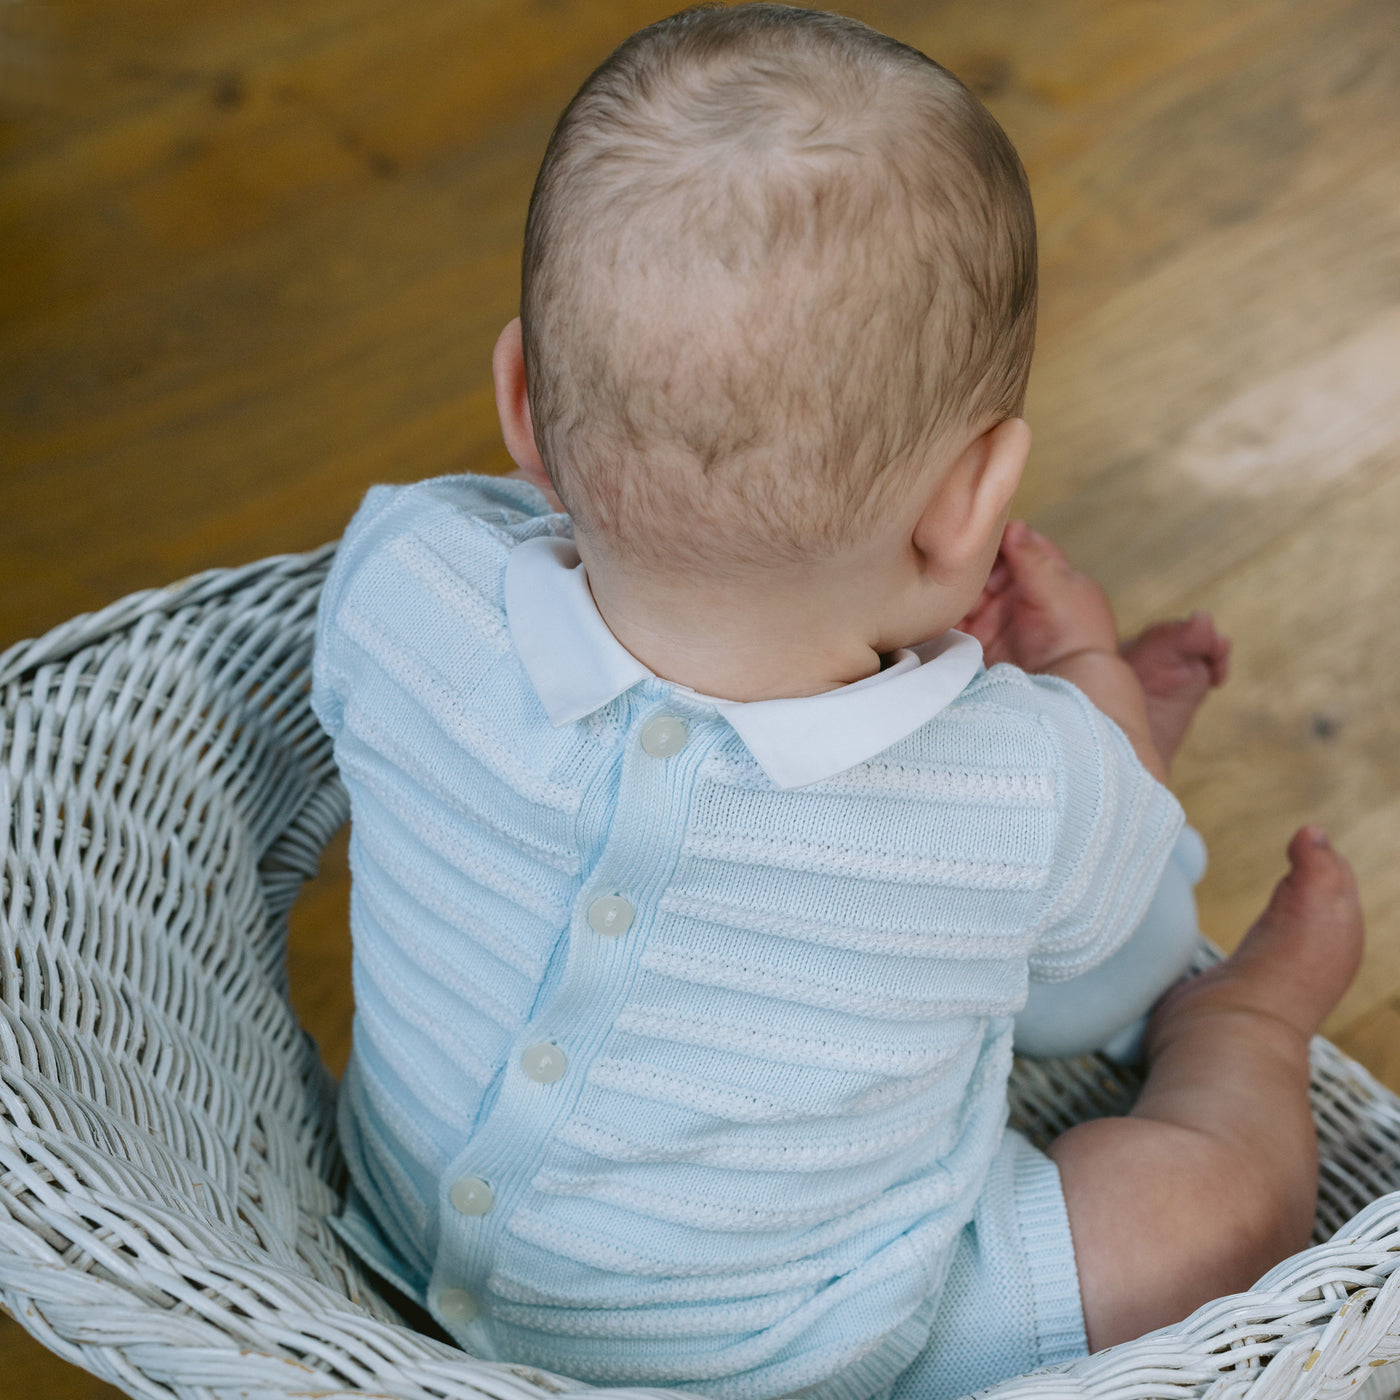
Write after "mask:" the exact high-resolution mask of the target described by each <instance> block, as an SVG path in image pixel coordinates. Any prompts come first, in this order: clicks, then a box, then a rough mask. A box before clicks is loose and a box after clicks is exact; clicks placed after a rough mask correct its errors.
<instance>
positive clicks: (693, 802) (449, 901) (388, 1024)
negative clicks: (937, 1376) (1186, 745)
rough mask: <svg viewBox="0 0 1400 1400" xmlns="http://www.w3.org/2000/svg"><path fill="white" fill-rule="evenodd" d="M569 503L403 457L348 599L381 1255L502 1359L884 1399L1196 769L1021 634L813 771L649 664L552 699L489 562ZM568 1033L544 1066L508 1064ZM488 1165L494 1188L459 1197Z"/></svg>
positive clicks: (351, 1106) (334, 679)
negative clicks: (624, 914)
mask: <svg viewBox="0 0 1400 1400" xmlns="http://www.w3.org/2000/svg"><path fill="white" fill-rule="evenodd" d="M541 509H542V506H541V502H540V498H539V497H538V496H537V494H536V493H535V492H533V490H532V489H531V488H529V487H527V486H524V485H523V484H520V483H514V482H502V481H497V480H492V479H486V478H447V479H442V480H439V481H434V482H426V483H423V484H421V485H419V486H416V487H409V488H402V489H391V488H378V489H377V490H376V491H374V492H372V493H371V494H370V496H369V498H368V499H367V501H366V504H365V506H364V507H363V508H362V510H361V512H360V514H359V516H357V518H356V521H355V523H354V524H353V526H352V528H351V530H350V532H349V533H348V534H347V536H346V539H345V542H344V544H343V546H342V549H341V553H340V556H339V558H338V561H337V563H336V566H335V570H334V572H333V574H332V576H331V579H330V582H329V583H328V585H327V588H326V591H325V595H324V597H323V601H322V614H321V631H320V640H319V647H318V653H317V661H316V674H315V689H314V697H313V698H314V703H315V706H316V709H317V712H318V714H319V715H320V716H321V718H322V721H323V723H324V724H325V725H326V727H327V729H328V730H329V731H330V733H331V734H332V735H333V736H334V738H335V740H336V750H337V755H338V758H339V762H340V765H341V770H342V772H343V774H344V777H345V780H346V783H347V785H348V787H349V789H350V792H351V796H352V803H353V823H354V825H353V832H354V834H353V840H352V844H351V859H352V866H353V872H354V895H353V901H352V922H353V927H354V939H355V963H354V978H355V999H356V1024H355V1049H354V1055H353V1059H352V1063H351V1067H350V1070H349V1071H348V1073H347V1078H346V1085H345V1092H344V1095H343V1099H342V1131H343V1135H344V1138H345V1143H346V1149H347V1155H348V1158H349V1161H350V1164H351V1170H352V1174H353V1177H354V1180H355V1184H356V1187H357V1190H358V1192H359V1194H360V1196H361V1197H362V1198H363V1201H364V1203H365V1206H366V1208H367V1209H368V1211H369V1212H370V1215H371V1216H372V1218H373V1224H374V1227H375V1228H376V1229H377V1231H378V1232H379V1233H380V1234H381V1235H382V1237H383V1238H384V1240H386V1241H387V1242H388V1247H387V1248H386V1249H384V1250H383V1251H381V1253H383V1255H384V1256H385V1257H384V1258H383V1259H381V1260H380V1262H381V1263H382V1264H387V1266H388V1267H389V1268H390V1271H391V1272H392V1273H393V1274H394V1275H395V1276H396V1277H397V1278H399V1279H400V1280H401V1281H403V1282H404V1283H405V1284H406V1285H407V1286H408V1287H409V1288H410V1290H411V1291H414V1292H416V1293H417V1294H418V1295H419V1296H420V1297H421V1298H423V1299H424V1300H425V1301H426V1302H427V1304H428V1306H429V1307H430V1308H431V1309H433V1310H434V1312H435V1314H436V1315H437V1316H438V1317H439V1320H440V1321H443V1323H444V1325H446V1326H448V1327H449V1329H450V1330H452V1331H453V1332H454V1334H455V1335H457V1337H458V1339H459V1340H460V1341H461V1342H462V1344H463V1345H464V1346H465V1347H466V1348H467V1349H468V1350H471V1351H474V1352H476V1353H477V1354H480V1355H485V1356H487V1357H492V1358H497V1359H507V1360H511V1361H518V1362H528V1363H532V1364H535V1365H540V1366H544V1367H547V1368H549V1369H551V1370H557V1371H561V1372H565V1373H567V1374H569V1375H572V1376H576V1377H578V1378H580V1379H583V1380H588V1381H594V1382H598V1383H615V1384H657V1385H674V1386H681V1387H692V1388H694V1389H697V1390H699V1391H702V1392H704V1393H706V1394H710V1395H715V1396H721V1397H736V1400H737V1398H738V1397H753V1398H754V1400H762V1397H769V1396H777V1395H781V1394H787V1393H789V1392H791V1391H794V1390H796V1389H799V1388H804V1387H805V1388H809V1391H810V1393H811V1394H812V1395H814V1396H819V1397H822V1398H823V1400H825V1397H833V1398H834V1400H864V1397H866V1396H869V1395H872V1394H873V1393H874V1392H876V1391H877V1390H879V1389H880V1388H881V1387H883V1386H884V1385H886V1384H888V1383H889V1382H890V1381H891V1380H892V1379H893V1378H894V1377H895V1375H897V1374H898V1373H899V1371H900V1370H901V1369H902V1368H903V1367H904V1366H905V1365H907V1364H908V1363H909V1361H910V1360H911V1359H912V1358H913V1357H914V1356H915V1355H916V1354H917V1353H918V1352H919V1350H920V1349H921V1348H922V1347H923V1346H924V1344H925V1342H926V1340H927V1338H928V1335H929V1331H930V1327H931V1324H932V1321H933V1318H934V1315H935V1312H936V1309H937V1304H938V1297H939V1292H940V1289H941V1287H942V1283H943V1279H944V1275H945V1273H946V1270H947V1267H948V1262H949V1260H950V1258H951V1256H952V1251H953V1247H954V1245H955V1243H956V1240H957V1237H958V1235H959V1232H960V1231H961V1230H962V1229H963V1228H964V1226H965V1225H966V1224H967V1222H968V1220H969V1219H970V1218H971V1215H972V1212H973V1209H974V1205H975V1203H976V1201H977V1197H978V1193H979V1191H980V1190H981V1187H982V1184H983V1180H984V1177H985V1175H986V1172H987V1168H988V1164H989V1162H990V1161H991V1159H992V1156H993V1154H994V1153H995V1151H996V1149H997V1146H998V1143H999V1142H1000V1139H1001V1134H1002V1129H1003V1124H1004V1119H1005V1086H1006V1080H1007V1075H1008V1073H1009V1070H1010V1062H1011V1049H1010V1041H1011V1018H1012V1016H1013V1015H1014V1013H1015V1012H1016V1011H1017V1009H1018V1008H1019V1007H1020V1006H1021V1005H1022V1003H1023V1001H1024V998H1025V994H1026V986H1027V978H1028V976H1031V975H1033V976H1037V977H1040V978H1045V979H1058V978H1065V977H1070V976H1073V975H1074V974H1075V973H1076V972H1079V971H1081V970H1084V969H1085V968H1087V967H1089V966H1091V965H1093V964H1094V963H1096V962H1097V961H1100V960H1102V959H1103V958H1104V957H1106V956H1107V955H1108V954H1109V953H1110V952H1111V951H1112V950H1113V949H1114V948H1115V947H1116V946H1117V945H1118V943H1120V942H1121V941H1122V939H1123V938H1124V937H1126V935H1127V934H1128V932H1129V931H1130V930H1131V929H1132V927H1133V926H1134V924H1135V923H1136V922H1137V920H1138V919H1139V918H1140V917H1141V915H1142V913H1143V910H1144V908H1145V906H1146V903H1147V900H1148V899H1149V897H1150V895H1151V893H1152V891H1153V889H1154V887H1155V884H1156V882H1157V879H1158V876H1159V874H1160V871H1161V868H1162V865H1163V863H1164V862H1165V860H1166V857H1167V854H1168V852H1169V850H1170V848H1171V845H1172V842H1173V840H1174V838H1175V835H1176V832H1177V829H1178V827H1179V824H1180V812H1179V809H1178V808H1177V807H1176V804H1175V803H1174V801H1173V800H1172V799H1171V798H1170V796H1169V795H1168V794H1167V793H1166V792H1165V790H1164V789H1162V788H1161V787H1160V786H1159V785H1157V784H1156V783H1155V782H1153V781H1152V780H1151V779H1150V778H1149V777H1148V776H1147V775H1146V773H1145V772H1144V771H1143V770H1142V769H1141V767H1140V766H1139V765H1138V763H1137V761H1136V759H1135V758H1134V757H1133V755H1132V753H1131V750H1130V749H1129V747H1128V745H1127V743H1126V742H1125V740H1124V739H1123V737H1122V735H1121V734H1120V733H1119V732H1118V730H1117V729H1116V728H1115V727H1114V726H1113V725H1111V724H1110V723H1109V722H1108V721H1107V720H1105V719H1104V718H1103V717H1102V716H1101V715H1099V714H1098V712H1097V711H1096V710H1094V709H1093V707H1092V706H1090V705H1089V704H1088V703H1087V702H1086V701H1085V700H1084V699H1083V697H1082V696H1081V695H1080V694H1079V693H1078V692H1077V691H1075V690H1074V689H1073V688H1071V687H1069V686H1065V685H1062V684H1060V683H1058V682H1051V681H1041V680H1032V679H1028V678H1027V677H1025V676H1024V675H1022V674H1021V673H1020V672H1018V671H1016V670H1013V669H1011V668H1007V667H998V668H996V669H995V670H993V671H991V672H986V673H983V674H981V675H980V676H979V677H978V678H977V679H976V680H975V681H974V682H973V683H972V684H971V685H970V686H969V687H968V688H967V690H966V691H964V693H963V694H962V695H961V696H960V697H959V699H958V700H957V701H956V702H955V703H954V704H953V705H952V706H950V707H949V708H948V709H947V710H945V711H944V712H943V713H941V714H940V715H939V716H937V717H936V718H935V719H934V720H933V721H931V722H930V723H928V724H927V725H925V726H924V727H923V728H921V729H920V730H918V731H916V732H915V733H914V734H913V735H911V736H910V737H909V738H908V739H906V740H904V741H902V742H901V743H899V744H897V745H895V746H894V747H893V748H891V749H888V750H886V751H885V752H884V753H882V754H880V755H879V756H878V757H877V758H876V759H874V760H872V761H871V762H868V763H865V764H861V765H859V766H858V767H856V768H853V769H850V770H848V771H847V772H844V773H841V774H840V775H838V776H837V777H835V778H833V779H831V780H830V781H827V782H822V783H817V784H813V785H811V786H808V787H805V788H800V789H796V790H792V791H780V790H778V789H776V788H775V787H774V786H773V785H772V784H771V783H770V782H769V780H768V779H767V778H766V777H765V776H764V774H763V772H762V770H761V769H760V768H759V767H758V765H757V764H756V763H755V762H754V760H753V759H752V758H751V757H750V755H749V754H748V752H747V750H746V749H745V748H744V746H743V744H742V743H741V741H740V740H739V738H738V736H737V735H736V734H735V732H734V731H733V729H732V728H730V727H729V725H728V724H727V722H725V721H724V720H723V719H721V718H720V717H719V716H718V715H717V714H716V713H715V712H714V710H713V709H712V708H710V707H708V706H706V705H704V704H702V703H700V702H698V701H697V700H696V699H695V698H694V697H691V696H688V695H687V694H686V693H684V692H680V691H678V690H676V689H675V688H673V687H671V686H669V685H668V684H666V683H665V682H662V681H660V680H650V681H646V682H643V683H641V684H639V685H637V686H634V687H633V688H632V689H631V690H629V691H627V692H626V693H625V694H623V695H622V696H620V697H618V699H616V700H614V701H613V702H612V703H611V704H609V705H607V706H606V707H604V709H602V710H600V711H599V712H598V713H596V714H594V715H592V716H590V717H589V718H588V719H587V720H585V721H583V722H581V723H579V724H576V725H570V726H566V727H564V728H562V729H559V730H555V729H553V728H552V727H551V726H550V724H549V722H548V720H547V719H546V717H545V715H544V712H543V710H542V708H541V706H540V703H539V701H538V699H537V697H536V696H535V694H534V691H533V689H532V688H531V686H530V683H529V681H528V679H527V677H526V675H525V673H524V671H523V670H522V668H521V666H520V663H519V661H518V660H517V659H516V657H515V654H514V651H513V647H512V643H511V636H510V629H509V624H508V622H507V620H506V616H505V610H504V603H503V597H502V575H503V572H504V568H505V563H506V559H507V556H508V553H509V551H510V549H511V548H512V546H513V545H514V544H515V543H517V542H518V541H520V540H522V539H525V538H528V537H530V536H532V535H535V534H539V533H541V532H561V531H565V530H567V527H568V523H567V521H566V520H565V519H564V518H563V517H558V516H544V515H541V514H540V513H539V512H540V511H541ZM660 714H666V715H673V716H676V717H678V718H680V719H682V720H684V722H685V723H686V725H687V726H688V728H689V739H688V742H687V743H686V744H685V746H684V747H683V748H682V749H681V750H680V751H679V752H677V753H675V754H673V755H672V756H670V757H666V758H655V757H651V756H649V755H648V754H647V753H646V752H645V751H644V749H643V748H642V746H641V745H640V743H639V741H638V734H639V731H640V729H641V727H642V726H643V725H644V724H645V723H646V722H647V721H648V720H649V719H652V718H654V717H656V716H657V715H660ZM601 895H620V896H622V897H624V898H625V899H627V900H628V901H629V902H630V903H631V905H632V906H633V907H634V908H635V911H636V914H635V918H634V920H633V922H632V924H631V927H630V928H629V929H628V930H627V931H626V933H625V934H623V935H622V936H619V937H610V936H603V935H600V934H598V933H595V932H594V931H593V930H592V929H591V928H590V926H589V924H588V920H587V911H588V907H589V905H590V904H591V903H592V901H593V900H595V899H596V898H598V897H599V896H601ZM539 1043H549V1044H553V1045H555V1046H557V1047H559V1049H560V1050H562V1051H563V1053H564V1054H565V1056H566V1057H567V1062H568V1068H567V1072H566V1073H565V1074H564V1076H563V1077H562V1078H561V1079H559V1080H558V1081H556V1082H554V1083H548V1084H541V1083H537V1082H535V1081H533V1080H532V1079H531V1078H529V1077H528V1076H527V1075H526V1074H525V1073H524V1071H523V1069H522V1067H521V1054H522V1052H523V1051H524V1050H525V1048H526V1047H529V1046H532V1045H536V1044H539ZM467 1176H470V1177H478V1178H481V1179H483V1180H485V1181H487V1182H489V1183H490V1186H491V1190H492V1191H493V1193H494V1198H495V1203H494V1207H493V1208H492V1209H491V1210H490V1211H489V1212H488V1213H486V1214H484V1215H480V1216H470V1215H464V1214H462V1213H461V1212H459V1211H458V1210H456V1209H455V1208H454V1207H453V1206H452V1204H451V1202H450V1199H449V1192H450V1190H451V1187H452V1185H453V1184H454V1183H455V1182H456V1181H457V1180H458V1179H459V1178H462V1177H467ZM444 1289H454V1290H455V1289H463V1290H467V1291H468V1292H469V1293H470V1294H471V1295H472V1297H473V1298H474V1299H475V1300H476V1302H477V1303H478V1304H479V1305H480V1308H481V1312H480V1315H479V1316H478V1317H477V1318H476V1319H475V1320H474V1321H471V1322H467V1323H463V1322H460V1321H456V1320H454V1319H453V1318H452V1317H451V1316H449V1315H448V1314H447V1312H446V1311H444V1310H440V1309H439V1308H438V1301H439V1299H440V1298H441V1295H442V1292H443V1290H444Z"/></svg>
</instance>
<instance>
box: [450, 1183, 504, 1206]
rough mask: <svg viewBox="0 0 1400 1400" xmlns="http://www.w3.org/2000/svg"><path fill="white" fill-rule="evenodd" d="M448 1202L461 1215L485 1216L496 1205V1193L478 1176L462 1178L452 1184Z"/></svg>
mask: <svg viewBox="0 0 1400 1400" xmlns="http://www.w3.org/2000/svg"><path fill="white" fill-rule="evenodd" d="M448 1200H450V1201H451V1202H452V1204H453V1205H454V1206H456V1207H457V1209H458V1210H460V1211H461V1212H462V1214H463V1215H485V1214H486V1212H487V1211H488V1210H490V1209H491V1207H492V1206H494V1205H495V1204H496V1193H495V1192H494V1191H493V1190H492V1189H491V1188H490V1187H489V1186H488V1185H487V1184H486V1183H485V1182H484V1181H483V1180H482V1179H481V1178H480V1177H479V1176H464V1177H462V1179H461V1180H460V1181H456V1182H454V1183H453V1185H452V1190H451V1191H449V1192H448Z"/></svg>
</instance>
